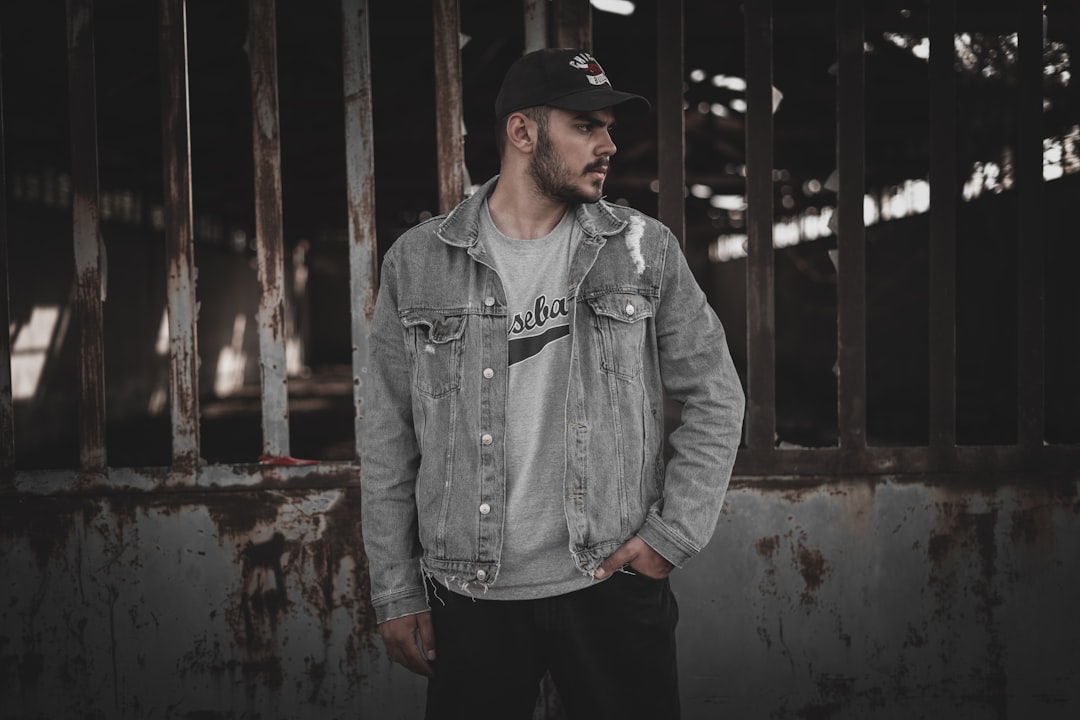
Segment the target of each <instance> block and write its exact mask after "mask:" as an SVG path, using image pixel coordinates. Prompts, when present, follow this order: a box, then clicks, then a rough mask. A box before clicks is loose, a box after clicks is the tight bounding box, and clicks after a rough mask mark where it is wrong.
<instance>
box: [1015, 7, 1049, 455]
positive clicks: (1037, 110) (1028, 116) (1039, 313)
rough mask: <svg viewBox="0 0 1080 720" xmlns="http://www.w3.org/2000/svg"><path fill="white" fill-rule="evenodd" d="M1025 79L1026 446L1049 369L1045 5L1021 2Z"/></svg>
mask: <svg viewBox="0 0 1080 720" xmlns="http://www.w3.org/2000/svg"><path fill="white" fill-rule="evenodd" d="M1016 8H1017V12H1018V13H1019V15H1020V16H1019V24H1020V32H1019V51H1020V82H1019V83H1018V87H1019V109H1018V116H1019V117H1018V128H1017V132H1018V137H1017V152H1016V164H1017V168H1016V169H1017V173H1016V175H1017V183H1016V185H1017V192H1018V194H1019V196H1018V202H1019V217H1018V223H1017V225H1018V227H1019V232H1020V235H1019V237H1018V238H1017V291H1018V293H1019V296H1018V298H1017V302H1018V305H1017V310H1018V312H1017V321H1018V323H1019V325H1018V327H1017V333H1016V335H1017V342H1018V346H1017V368H1016V370H1017V405H1018V415H1017V420H1018V422H1017V430H1018V436H1019V442H1020V444H1021V445H1025V446H1031V447H1038V446H1041V445H1042V444H1043V436H1044V430H1045V410H1046V398H1045V384H1046V367H1045V365H1044V362H1043V357H1044V350H1045V344H1046V338H1045V334H1044V318H1045V313H1044V306H1045V299H1044V292H1045V290H1044V285H1043V281H1044V269H1043V263H1044V252H1045V251H1044V246H1043V232H1042V228H1043V223H1042V194H1043V171H1042V162H1043V160H1042V156H1043V146H1042V137H1043V134H1042V114H1043V110H1042V107H1043V94H1042V52H1043V25H1042V23H1043V11H1042V3H1037V2H1022V1H1020V0H1018V1H1017V3H1016Z"/></svg>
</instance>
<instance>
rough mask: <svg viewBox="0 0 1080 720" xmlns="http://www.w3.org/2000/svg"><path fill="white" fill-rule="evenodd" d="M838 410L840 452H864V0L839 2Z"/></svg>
mask: <svg viewBox="0 0 1080 720" xmlns="http://www.w3.org/2000/svg"><path fill="white" fill-rule="evenodd" d="M836 24H837V36H836V40H837V43H836V49H837V66H838V69H837V85H838V87H837V99H838V100H837V105H838V106H837V140H836V148H837V168H838V170H839V173H840V191H839V197H838V202H837V205H838V207H837V213H838V214H839V232H838V238H837V246H838V249H839V254H840V258H839V263H838V268H837V275H838V278H837V288H836V304H837V308H836V309H837V326H838V327H837V340H838V342H837V362H838V367H839V370H840V374H839V379H838V382H837V395H838V401H837V410H838V416H839V420H840V447H842V448H844V449H851V450H858V449H862V448H865V447H866V227H865V225H864V222H863V196H864V194H865V184H866V180H865V176H866V139H865V138H866V127H865V115H866V111H865V107H864V105H865V99H866V89H865V86H864V71H865V68H864V55H863V0H837V6H836Z"/></svg>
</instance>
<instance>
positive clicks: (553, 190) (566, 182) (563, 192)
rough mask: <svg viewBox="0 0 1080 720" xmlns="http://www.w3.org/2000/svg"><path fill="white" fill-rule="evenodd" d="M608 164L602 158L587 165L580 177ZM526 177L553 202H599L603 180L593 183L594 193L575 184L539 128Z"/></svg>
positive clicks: (543, 129) (543, 131)
mask: <svg viewBox="0 0 1080 720" xmlns="http://www.w3.org/2000/svg"><path fill="white" fill-rule="evenodd" d="M607 165H608V161H607V158H601V159H599V160H596V161H594V162H591V163H589V164H588V165H587V166H586V167H585V168H584V170H583V171H582V173H581V174H582V175H586V174H587V173H589V172H591V171H593V170H596V169H599V168H602V167H607ZM529 176H530V177H531V178H532V179H533V182H534V183H536V188H537V189H538V190H539V191H540V192H541V193H542V194H543V195H546V196H547V197H549V198H551V199H552V200H558V201H559V202H565V203H571V204H578V203H595V202H597V201H599V200H600V198H601V196H602V190H603V187H604V185H603V181H600V180H594V181H593V182H592V185H593V187H594V188H595V193H587V192H585V191H584V190H582V189H581V188H579V187H578V186H577V185H575V184H574V182H573V181H574V179H575V177H574V174H573V172H572V171H571V170H570V168H569V167H567V165H566V163H564V162H563V161H562V158H560V157H559V155H558V154H557V153H556V152H555V148H554V147H552V145H551V141H550V139H549V138H548V134H547V129H546V128H542V129H541V130H540V131H539V133H538V134H537V138H536V150H535V151H534V152H533V154H532V158H531V159H530V160H529Z"/></svg>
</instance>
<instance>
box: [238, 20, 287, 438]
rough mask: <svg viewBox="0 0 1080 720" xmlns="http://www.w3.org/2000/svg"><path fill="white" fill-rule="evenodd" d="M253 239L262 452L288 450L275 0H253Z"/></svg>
mask: <svg viewBox="0 0 1080 720" xmlns="http://www.w3.org/2000/svg"><path fill="white" fill-rule="evenodd" d="M248 11H249V14H248V39H249V43H250V47H251V51H250V52H251V103H252V113H251V118H252V140H253V143H254V153H255V240H256V246H257V255H258V257H257V260H258V267H259V273H258V274H259V285H260V288H261V292H262V295H261V297H260V298H259V310H258V316H257V322H258V326H259V365H260V368H261V370H262V429H263V452H264V453H265V454H267V455H274V456H285V455H288V454H289V392H288V374H287V368H286V365H285V282H284V278H285V261H284V257H283V246H284V241H283V238H282V227H281V135H280V125H279V122H278V90H277V22H276V19H275V14H276V11H275V3H274V0H249V2H248Z"/></svg>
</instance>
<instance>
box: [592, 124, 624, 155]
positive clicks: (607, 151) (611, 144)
mask: <svg viewBox="0 0 1080 720" xmlns="http://www.w3.org/2000/svg"><path fill="white" fill-rule="evenodd" d="M618 149H619V148H617V147H616V146H615V141H614V140H612V139H611V133H609V132H608V131H607V130H605V131H604V140H603V142H601V143H600V144H599V145H598V146H597V147H596V154H597V155H608V156H610V155H614V154H615V153H616V151H618Z"/></svg>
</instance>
